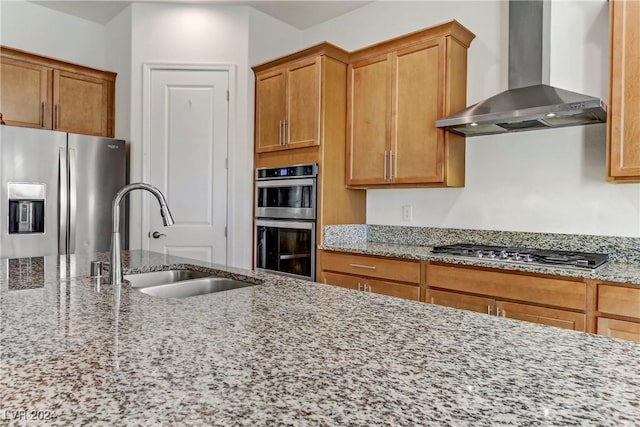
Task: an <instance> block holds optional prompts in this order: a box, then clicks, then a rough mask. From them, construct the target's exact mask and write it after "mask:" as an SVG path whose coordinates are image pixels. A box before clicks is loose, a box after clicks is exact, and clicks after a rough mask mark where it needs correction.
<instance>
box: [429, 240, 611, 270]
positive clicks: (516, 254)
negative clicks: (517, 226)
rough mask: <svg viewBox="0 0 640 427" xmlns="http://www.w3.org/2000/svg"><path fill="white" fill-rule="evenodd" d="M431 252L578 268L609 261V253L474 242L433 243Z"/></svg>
mask: <svg viewBox="0 0 640 427" xmlns="http://www.w3.org/2000/svg"><path fill="white" fill-rule="evenodd" d="M431 252H432V253H435V254H447V255H454V256H460V257H464V258H477V259H486V260H490V261H504V262H511V263H522V264H533V265H543V266H547V267H551V266H553V267H561V268H575V269H580V270H595V269H597V268H599V267H602V266H603V265H604V264H606V263H607V262H608V261H609V255H608V254H601V253H590V252H573V251H557V250H549V249H532V248H520V247H505V246H490V245H474V244H469V243H458V244H455V245H445V246H435V247H434V248H433V250H432V251H431Z"/></svg>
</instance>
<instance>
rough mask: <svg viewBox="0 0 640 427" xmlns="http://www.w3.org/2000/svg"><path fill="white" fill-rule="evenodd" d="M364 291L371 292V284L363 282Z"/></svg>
mask: <svg viewBox="0 0 640 427" xmlns="http://www.w3.org/2000/svg"><path fill="white" fill-rule="evenodd" d="M364 291H365V292H371V286H369V285H367V284H366V283H365V284H364Z"/></svg>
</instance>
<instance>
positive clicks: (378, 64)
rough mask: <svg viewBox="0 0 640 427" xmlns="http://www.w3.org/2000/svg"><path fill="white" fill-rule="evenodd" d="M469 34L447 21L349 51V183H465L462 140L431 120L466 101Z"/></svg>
mask: <svg viewBox="0 0 640 427" xmlns="http://www.w3.org/2000/svg"><path fill="white" fill-rule="evenodd" d="M474 37H475V36H474V35H473V34H472V33H471V32H469V31H468V30H467V29H466V28H464V27H463V26H461V25H460V24H458V23H457V22H456V21H451V22H448V23H445V24H442V25H439V26H435V27H431V28H427V29H425V30H422V31H417V32H414V33H411V34H408V35H405V36H402V37H398V38H396V39H392V40H388V41H385V42H382V43H378V44H376V45H373V46H370V47H367V48H364V49H360V50H357V51H355V52H352V53H351V63H350V65H349V68H348V80H347V83H348V92H347V99H348V111H347V122H348V126H347V132H348V134H347V185H349V186H353V187H382V186H389V185H393V186H409V187H410V186H463V185H464V157H465V154H464V153H465V152H464V138H463V137H459V136H457V135H454V134H450V133H449V132H446V131H445V130H444V129H439V128H436V127H435V121H436V120H437V119H438V118H441V117H444V116H446V115H448V114H450V113H452V112H454V111H455V110H459V109H462V108H464V107H465V106H466V67H467V48H468V47H469V44H470V43H471V40H473V38H474Z"/></svg>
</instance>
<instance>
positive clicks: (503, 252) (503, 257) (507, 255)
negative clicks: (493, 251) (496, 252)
mask: <svg viewBox="0 0 640 427" xmlns="http://www.w3.org/2000/svg"><path fill="white" fill-rule="evenodd" d="M507 258H509V253H508V252H507V251H505V250H502V251H500V259H507Z"/></svg>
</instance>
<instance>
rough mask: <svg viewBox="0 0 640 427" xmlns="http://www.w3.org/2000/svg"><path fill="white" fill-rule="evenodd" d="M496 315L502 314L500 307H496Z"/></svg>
mask: <svg viewBox="0 0 640 427" xmlns="http://www.w3.org/2000/svg"><path fill="white" fill-rule="evenodd" d="M496 316H500V307H496Z"/></svg>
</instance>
